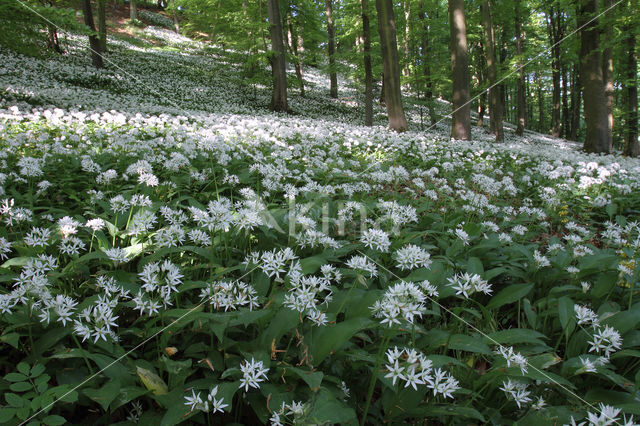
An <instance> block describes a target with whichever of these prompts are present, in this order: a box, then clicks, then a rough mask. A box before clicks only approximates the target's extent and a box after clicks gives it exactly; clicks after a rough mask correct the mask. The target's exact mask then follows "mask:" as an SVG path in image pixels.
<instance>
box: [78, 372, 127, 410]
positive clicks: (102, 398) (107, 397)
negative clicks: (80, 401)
mask: <svg viewBox="0 0 640 426" xmlns="http://www.w3.org/2000/svg"><path fill="white" fill-rule="evenodd" d="M119 390H120V382H118V381H117V380H111V381H110V382H108V383H107V384H106V385H104V386H102V387H101V388H100V389H84V390H83V391H82V392H83V393H84V394H85V395H86V396H88V397H89V398H90V399H92V400H93V401H95V402H97V403H98V404H100V406H101V407H102V409H103V410H105V411H107V410H108V409H109V405H110V404H111V402H112V401H113V400H114V399H115V398H116V397H117V396H118V392H119Z"/></svg>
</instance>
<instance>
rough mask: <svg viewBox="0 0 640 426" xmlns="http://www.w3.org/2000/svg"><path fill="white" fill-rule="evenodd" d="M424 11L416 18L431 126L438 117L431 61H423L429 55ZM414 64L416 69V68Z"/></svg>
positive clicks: (427, 30) (427, 28)
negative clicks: (419, 26) (418, 26)
mask: <svg viewBox="0 0 640 426" xmlns="http://www.w3.org/2000/svg"><path fill="white" fill-rule="evenodd" d="M426 14H427V13H426V11H424V10H421V11H420V12H419V13H418V18H419V19H420V21H421V22H422V43H421V44H420V53H421V56H422V58H423V59H422V65H423V72H424V79H425V82H426V84H425V86H426V88H425V97H426V98H427V108H428V109H429V119H430V123H431V127H433V126H435V124H436V123H437V122H438V117H437V114H436V111H435V108H434V106H433V80H432V78H431V66H430V63H431V61H425V60H424V58H429V55H430V53H429V52H430V44H429V26H428V25H427V20H426V19H425V18H426V17H427V16H426ZM417 66H418V65H417V64H416V69H418V68H417Z"/></svg>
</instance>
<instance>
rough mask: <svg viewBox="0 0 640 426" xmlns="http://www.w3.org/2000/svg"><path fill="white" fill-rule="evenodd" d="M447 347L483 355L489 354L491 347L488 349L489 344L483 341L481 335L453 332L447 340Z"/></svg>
mask: <svg viewBox="0 0 640 426" xmlns="http://www.w3.org/2000/svg"><path fill="white" fill-rule="evenodd" d="M448 348H449V349H456V350H459V351H465V352H473V353H480V354H485V355H490V354H491V349H489V346H487V344H486V343H484V341H483V339H482V338H481V337H476V336H467V335H466V334H454V335H453V336H451V338H450V339H449V342H448Z"/></svg>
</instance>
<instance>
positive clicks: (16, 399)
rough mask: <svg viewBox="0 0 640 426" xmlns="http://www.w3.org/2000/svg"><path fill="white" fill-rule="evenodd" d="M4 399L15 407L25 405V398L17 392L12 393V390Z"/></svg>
mask: <svg viewBox="0 0 640 426" xmlns="http://www.w3.org/2000/svg"><path fill="white" fill-rule="evenodd" d="M4 399H5V400H6V401H7V403H8V404H9V405H10V406H12V407H15V408H20V407H23V406H24V405H25V401H24V399H22V398H21V397H20V396H19V395H16V394H15V393H10V392H7V393H5V394H4Z"/></svg>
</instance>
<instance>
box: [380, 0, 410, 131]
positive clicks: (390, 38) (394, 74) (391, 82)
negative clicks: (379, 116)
mask: <svg viewBox="0 0 640 426" xmlns="http://www.w3.org/2000/svg"><path fill="white" fill-rule="evenodd" d="M376 9H377V11H378V32H379V33H380V48H381V50H382V65H383V68H384V77H383V78H384V100H385V105H386V107H387V115H388V117H389V127H390V128H391V129H393V130H395V131H396V132H404V131H405V130H407V127H408V125H407V119H406V117H405V115H404V108H403V107H402V94H401V92H400V65H399V64H398V44H397V41H396V24H395V16H394V12H393V2H392V1H391V0H376Z"/></svg>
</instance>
